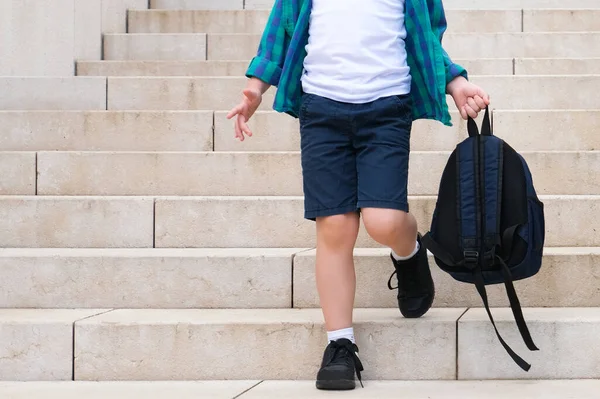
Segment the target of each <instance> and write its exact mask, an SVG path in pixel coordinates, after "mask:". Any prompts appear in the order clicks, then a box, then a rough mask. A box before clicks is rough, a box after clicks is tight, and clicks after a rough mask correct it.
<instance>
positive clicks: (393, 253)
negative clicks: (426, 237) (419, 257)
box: [392, 241, 421, 260]
mask: <svg viewBox="0 0 600 399" xmlns="http://www.w3.org/2000/svg"><path fill="white" fill-rule="evenodd" d="M419 249H421V245H419V241H417V246H416V247H415V250H414V251H412V253H411V254H410V255H408V256H400V255H398V254H396V253H395V252H394V250H392V256H393V257H394V259H396V260H409V259H410V258H412V257H413V256H415V255H416V254H417V252H419Z"/></svg>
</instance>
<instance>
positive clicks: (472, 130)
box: [467, 106, 492, 137]
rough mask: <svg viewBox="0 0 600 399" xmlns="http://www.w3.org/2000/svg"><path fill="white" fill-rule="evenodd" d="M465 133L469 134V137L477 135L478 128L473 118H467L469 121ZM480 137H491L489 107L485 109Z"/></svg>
mask: <svg viewBox="0 0 600 399" xmlns="http://www.w3.org/2000/svg"><path fill="white" fill-rule="evenodd" d="M467 131H468V132H469V137H475V136H478V135H479V128H478V127H477V122H475V120H474V119H473V118H471V117H470V116H469V120H468V121H467ZM481 135H482V136H491V135H492V125H491V123H490V107H489V106H487V107H486V109H485V114H484V115H483V123H482V124H481Z"/></svg>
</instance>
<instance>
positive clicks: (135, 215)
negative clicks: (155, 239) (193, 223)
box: [0, 196, 153, 248]
mask: <svg viewBox="0 0 600 399" xmlns="http://www.w3.org/2000/svg"><path fill="white" fill-rule="evenodd" d="M152 209H153V201H152V199H151V198H119V197H111V198H99V197H95V198H93V197H92V198H90V197H80V198H77V197H37V196H36V197H17V196H15V197H13V196H7V197H0V220H2V221H3V223H2V225H1V227H0V247H9V248H15V247H16V248H19V247H27V248H30V247H34V248H36V247H42V248H47V247H53V248H54V247H60V248H63V247H83V248H98V247H100V248H112V247H152V236H153V233H152V218H153V217H152Z"/></svg>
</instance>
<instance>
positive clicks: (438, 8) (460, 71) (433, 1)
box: [427, 0, 469, 84]
mask: <svg viewBox="0 0 600 399" xmlns="http://www.w3.org/2000/svg"><path fill="white" fill-rule="evenodd" d="M427 8H428V9H429V19H430V21H431V28H432V30H433V33H434V34H435V35H436V37H437V38H438V40H439V41H440V44H441V43H442V38H443V37H444V33H445V32H446V29H447V27H448V23H447V22H446V13H445V11H444V5H443V4H442V0H427ZM442 54H443V56H444V66H445V67H446V84H448V83H450V82H451V81H452V80H453V79H454V78H456V77H457V76H463V77H464V78H465V79H468V78H469V77H468V73H467V70H466V69H465V68H463V67H462V66H460V65H458V64H456V63H454V62H453V61H452V59H451V58H450V56H449V55H448V53H447V52H446V50H445V49H444V47H443V46H442Z"/></svg>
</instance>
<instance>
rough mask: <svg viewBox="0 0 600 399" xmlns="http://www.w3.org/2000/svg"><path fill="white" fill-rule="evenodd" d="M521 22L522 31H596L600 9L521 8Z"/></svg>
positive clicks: (599, 23)
mask: <svg viewBox="0 0 600 399" xmlns="http://www.w3.org/2000/svg"><path fill="white" fill-rule="evenodd" d="M522 22H523V26H522V28H523V32H598V31H600V10H523V19H522ZM449 23H451V22H450V21H449Z"/></svg>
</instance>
